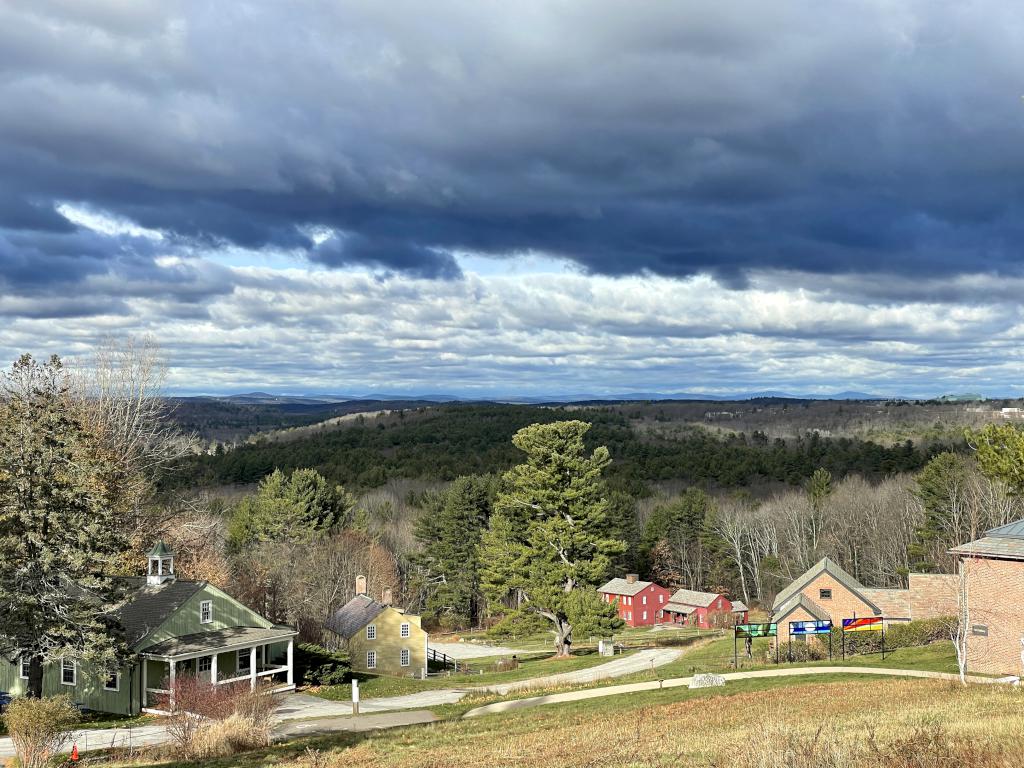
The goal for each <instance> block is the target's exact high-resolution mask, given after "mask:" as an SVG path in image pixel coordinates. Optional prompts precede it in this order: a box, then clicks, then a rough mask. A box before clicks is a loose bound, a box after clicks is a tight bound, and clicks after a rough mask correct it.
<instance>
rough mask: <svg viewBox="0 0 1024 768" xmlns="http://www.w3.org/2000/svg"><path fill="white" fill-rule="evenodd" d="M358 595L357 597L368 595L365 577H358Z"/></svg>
mask: <svg viewBox="0 0 1024 768" xmlns="http://www.w3.org/2000/svg"><path fill="white" fill-rule="evenodd" d="M356 594H357V595H365V594H366V577H365V576H356Z"/></svg>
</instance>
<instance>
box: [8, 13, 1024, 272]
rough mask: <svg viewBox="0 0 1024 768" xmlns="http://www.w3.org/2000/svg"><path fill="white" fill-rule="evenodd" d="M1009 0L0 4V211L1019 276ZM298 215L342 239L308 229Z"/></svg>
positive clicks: (390, 255) (500, 246) (433, 250)
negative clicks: (56, 208) (73, 207)
mask: <svg viewBox="0 0 1024 768" xmlns="http://www.w3.org/2000/svg"><path fill="white" fill-rule="evenodd" d="M1015 15H1016V14H1015V11H1014V9H1013V8H1012V7H1010V6H1008V5H1007V4H1004V3H999V2H997V0H982V2H977V3H972V4H968V5H964V4H953V3H944V2H943V3H936V2H934V1H933V0H906V1H904V2H867V0H863V1H862V2H852V1H844V2H839V3H829V4H822V3H812V2H809V0H806V1H800V2H796V1H789V2H781V3H773V4H768V5H766V4H764V3H761V2H754V0H747V1H745V2H736V3H721V4H708V3H702V2H701V3H698V2H677V3H664V4H660V3H659V4H642V5H637V4H625V3H620V2H613V1H612V0H589V1H588V2H582V1H581V2H570V3H552V2H540V1H539V0H537V1H535V2H531V1H526V2H520V3H514V4H497V3H464V2H443V1H442V2H438V3H432V4H430V6H429V7H428V6H424V5H423V4H422V3H418V2H411V0H410V1H409V2H395V3H388V4H381V3H377V2H370V0H366V1H365V2H336V1H335V0H331V1H330V2H328V0H309V1H308V2H303V3H281V2H269V1H265V2H256V3H249V4H245V5H235V4H231V5H228V4H209V3H205V2H198V0H196V1H195V2H186V1H184V0H178V2H171V1H168V2H161V3H156V2H153V3H149V2H145V3H132V4H127V5H126V4H123V3H114V2H111V1H110V0H89V1H88V2H85V1H83V2H81V3H70V4H69V3H65V2H57V1H56V0H52V1H48V0H31V2H30V1H29V0H13V1H12V2H7V3H5V4H4V5H3V7H2V8H0V75H2V78H0V103H3V105H4V108H3V109H2V110H0V146H2V148H3V151H2V152H0V173H2V174H3V180H2V181H3V183H2V187H3V189H4V190H6V192H4V191H2V190H0V226H2V227H6V228H8V229H19V230H31V231H39V232H45V231H47V230H51V231H52V230H58V231H59V230H60V229H61V228H64V230H65V232H67V229H66V225H64V224H62V223H61V222H60V220H59V218H55V217H53V216H52V215H51V214H50V212H49V211H50V210H51V209H52V206H53V204H54V203H55V202H58V201H65V200H69V201H75V202H79V203H88V204H92V205H94V206H97V207H100V208H102V209H104V210H107V211H110V212H112V213H115V214H118V215H122V216H125V217H128V218H130V219H132V220H134V221H136V222H138V223H139V224H141V225H143V226H146V227H151V228H154V229H158V230H161V231H165V232H167V233H171V234H177V235H179V236H182V237H187V238H189V239H190V240H192V241H194V242H197V243H203V242H205V243H210V244H221V243H225V242H229V243H234V244H238V245H242V246H245V247H249V248H261V247H265V246H268V247H274V248H294V249H300V250H303V251H305V252H307V253H308V255H309V258H310V259H311V260H313V261H314V262H317V263H320V264H326V265H351V264H367V265H370V266H374V267H381V268H384V269H387V270H394V271H404V272H408V273H410V274H413V275H427V276H432V277H451V276H455V275H457V274H458V269H457V267H456V265H455V262H454V261H453V260H452V258H451V256H450V255H449V254H450V253H451V252H452V251H457V250H459V249H467V250H475V251H481V252H486V253H492V254H497V255H504V254H513V253H520V252H524V251H545V252H549V253H553V254H558V255H562V256H566V257H569V258H571V259H574V260H575V261H577V262H578V263H579V264H581V265H582V266H583V268H584V269H585V270H588V271H591V272H595V273H606V274H615V275H618V274H629V273H639V272H652V273H657V274H665V275H688V274H692V273H695V272H701V271H704V272H710V273H712V274H715V275H716V276H718V277H719V278H720V279H721V280H722V281H723V282H726V283H728V284H730V285H733V286H737V287H742V286H744V285H746V280H747V273H748V272H749V271H750V270H751V269H754V268H765V267H769V268H780V269H791V270H801V271H810V272H818V273H835V274H844V273H864V272H883V273H902V274H904V275H916V274H920V273H922V272H927V273H928V274H932V275H951V274H959V273H972V272H988V273H999V274H1006V273H1017V272H1019V271H1020V266H1021V258H1020V255H1019V243H1021V242H1022V241H1024V240H1022V238H1021V235H1022V234H1024V232H1022V230H1024V227H1022V222H1024V210H1022V208H1021V200H1024V196H1022V192H1024V105H1022V103H1021V99H1020V94H1021V93H1022V92H1024V75H1022V74H1021V73H1022V72H1024V30H1022V28H1021V27H1020V25H1019V24H1018V23H1016V19H1015ZM311 226H320V227H327V228H330V229H332V230H334V231H335V232H336V233H337V234H336V235H335V236H334V237H333V238H332V239H330V240H328V241H327V242H326V243H322V244H321V245H320V246H319V247H316V246H314V244H313V242H312V241H311V240H310V239H309V238H308V237H307V236H306V235H304V234H302V233H303V232H306V231H308V228H309V227H311ZM40 237H43V236H42V235H41V236H40ZM22 247H23V248H24V249H25V250H23V251H22V256H21V257H20V258H21V262H20V264H16V265H15V267H14V270H15V272H14V277H13V279H14V280H21V281H30V280H31V279H32V275H33V267H32V266H31V265H29V264H27V263H26V261H27V260H29V259H32V260H38V261H40V262H42V264H44V265H45V264H53V263H60V264H62V265H63V266H65V267H67V269H68V270H70V272H69V274H75V273H76V272H77V273H81V274H85V273H91V271H92V270H94V269H96V268H98V267H99V264H100V262H99V261H98V260H95V259H92V258H91V257H84V258H78V259H75V258H74V257H71V256H68V255H67V254H64V255H57V256H53V255H47V253H46V251H45V248H44V247H43V246H42V245H39V246H35V247H32V246H22ZM26 254H31V255H26ZM5 258H7V259H8V263H10V259H11V258H12V257H11V256H10V255H8V256H7V257H5ZM48 259H50V260H52V259H57V260H58V261H56V262H54V261H47V260H48ZM60 260H63V261H60ZM43 269H45V268H43ZM39 276H40V277H41V276H42V275H41V274H40V275H39ZM8 277H9V279H11V278H10V276H8Z"/></svg>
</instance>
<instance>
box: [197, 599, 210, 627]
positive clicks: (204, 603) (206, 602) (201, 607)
mask: <svg viewBox="0 0 1024 768" xmlns="http://www.w3.org/2000/svg"><path fill="white" fill-rule="evenodd" d="M207 606H208V607H209V608H210V618H208V619H204V618H203V610H204V609H205V608H206V607H207ZM199 623H200V624H212V623H213V600H203V601H202V602H200V603H199Z"/></svg>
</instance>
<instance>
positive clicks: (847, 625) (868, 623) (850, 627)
mask: <svg viewBox="0 0 1024 768" xmlns="http://www.w3.org/2000/svg"><path fill="white" fill-rule="evenodd" d="M881 628H882V617H881V616H868V617H867V618H864V619H843V632H876V631H878V630H880V629H881Z"/></svg>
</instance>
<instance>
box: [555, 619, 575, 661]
mask: <svg viewBox="0 0 1024 768" xmlns="http://www.w3.org/2000/svg"><path fill="white" fill-rule="evenodd" d="M571 651H572V625H571V624H570V623H569V622H568V621H566V620H565V619H556V620H555V653H556V655H558V656H559V657H560V658H564V657H566V656H568V655H569V654H570V652H571Z"/></svg>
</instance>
